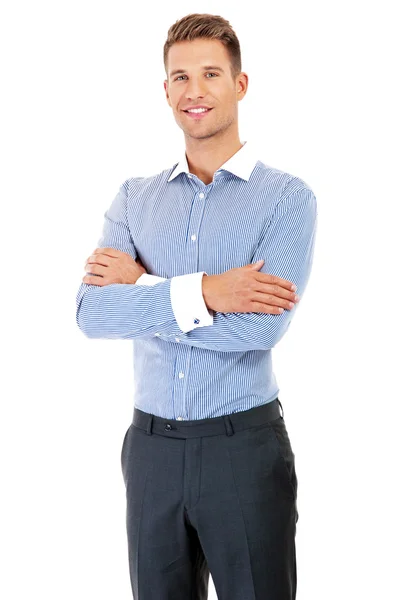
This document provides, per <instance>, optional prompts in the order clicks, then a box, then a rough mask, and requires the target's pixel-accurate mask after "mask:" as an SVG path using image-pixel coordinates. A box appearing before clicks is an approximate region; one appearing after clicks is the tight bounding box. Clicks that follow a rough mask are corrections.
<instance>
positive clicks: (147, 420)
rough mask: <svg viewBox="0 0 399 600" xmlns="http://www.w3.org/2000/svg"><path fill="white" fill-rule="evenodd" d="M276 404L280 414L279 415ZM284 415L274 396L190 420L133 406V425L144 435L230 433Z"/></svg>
mask: <svg viewBox="0 0 399 600" xmlns="http://www.w3.org/2000/svg"><path fill="white" fill-rule="evenodd" d="M280 407H281V411H282V414H281V415H280ZM280 416H282V417H284V411H283V407H282V404H281V402H280V400H279V399H278V397H277V398H275V399H274V400H272V401H271V402H267V403H266V404H261V405H260V406H255V407H254V408H250V409H249V410H245V411H240V412H236V413H231V414H229V415H222V416H220V417H210V418H208V419H198V420H192V421H178V420H177V419H166V418H163V417H159V416H157V415H153V414H150V413H147V412H144V411H142V410H140V409H139V408H136V407H134V412H133V421H132V424H133V426H134V427H138V428H139V429H143V430H144V431H146V433H147V434H148V435H151V434H152V433H156V434H157V435H165V436H167V437H174V438H193V437H202V436H208V435H221V434H223V433H225V434H226V435H233V434H234V433H235V432H237V431H242V430H244V429H248V428H249V427H254V426H256V425H262V424H263V423H267V422H268V421H273V420H274V419H278V418H279V417H280Z"/></svg>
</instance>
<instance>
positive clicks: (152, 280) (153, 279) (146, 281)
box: [135, 273, 166, 285]
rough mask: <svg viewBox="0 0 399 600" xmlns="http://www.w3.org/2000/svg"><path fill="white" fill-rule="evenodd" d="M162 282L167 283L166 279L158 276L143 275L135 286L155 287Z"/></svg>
mask: <svg viewBox="0 0 399 600" xmlns="http://www.w3.org/2000/svg"><path fill="white" fill-rule="evenodd" d="M161 281H166V277H158V275H150V274H149V273H143V274H142V275H140V277H139V278H138V279H137V280H136V284H135V285H155V284H156V283H160V282H161Z"/></svg>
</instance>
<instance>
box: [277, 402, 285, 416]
mask: <svg viewBox="0 0 399 600" xmlns="http://www.w3.org/2000/svg"><path fill="white" fill-rule="evenodd" d="M277 401H278V403H279V405H280V406H281V411H282V413H283V414H282V415H281V416H282V417H283V419H284V409H283V405H282V404H281V402H280V400H279V399H278V398H277Z"/></svg>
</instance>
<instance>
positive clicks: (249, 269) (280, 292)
mask: <svg viewBox="0 0 399 600" xmlns="http://www.w3.org/2000/svg"><path fill="white" fill-rule="evenodd" d="M263 262H264V261H263V260H262V261H261V262H260V263H259V264H257V263H254V264H249V265H245V266H244V267H238V268H235V269H230V270H229V271H226V272H225V273H222V274H221V275H208V276H205V275H204V276H203V277H202V294H203V297H204V301H205V304H206V305H207V307H208V308H210V309H211V310H216V311H219V312H242V313H249V312H260V313H267V314H280V313H281V312H283V309H284V308H286V309H288V310H291V308H293V306H294V305H295V302H299V297H298V300H295V292H294V291H292V285H293V284H292V282H291V281H288V280H287V279H282V278H281V277H277V276H276V275H269V274H268V273H258V269H260V268H262V266H263ZM290 301H292V302H293V303H294V305H293V306H290V304H289V302H290ZM280 308H281V310H280Z"/></svg>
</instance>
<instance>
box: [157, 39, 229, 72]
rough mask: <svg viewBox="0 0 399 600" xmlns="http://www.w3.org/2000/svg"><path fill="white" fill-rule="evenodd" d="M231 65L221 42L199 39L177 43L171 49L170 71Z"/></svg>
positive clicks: (169, 55) (169, 56) (169, 58)
mask: <svg viewBox="0 0 399 600" xmlns="http://www.w3.org/2000/svg"><path fill="white" fill-rule="evenodd" d="M228 64H229V56H228V53H227V50H226V48H225V47H224V45H223V44H222V42H221V41H219V40H207V39H197V40H192V41H184V42H176V43H175V44H173V45H172V46H171V47H170V49H169V54H168V71H169V72H171V71H172V70H173V69H182V70H185V69H191V68H201V67H202V66H203V65H220V66H221V67H225V66H226V65H228Z"/></svg>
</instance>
